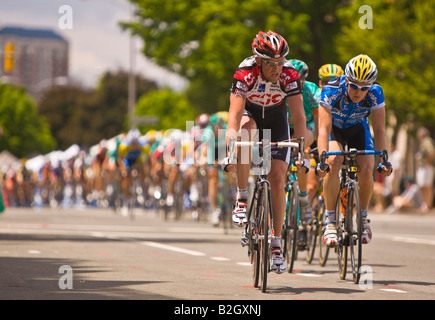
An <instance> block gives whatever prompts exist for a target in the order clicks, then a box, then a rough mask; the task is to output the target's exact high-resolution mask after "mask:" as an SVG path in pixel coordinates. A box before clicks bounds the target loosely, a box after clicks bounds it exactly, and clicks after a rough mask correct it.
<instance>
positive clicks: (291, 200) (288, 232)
mask: <svg viewBox="0 0 435 320" xmlns="http://www.w3.org/2000/svg"><path fill="white" fill-rule="evenodd" d="M295 140H296V141H298V142H299V143H300V147H301V148H302V149H299V150H303V144H304V141H303V139H295ZM295 160H298V161H303V157H302V154H301V153H299V154H298V156H297V158H296V159H295V158H294V157H293V156H292V159H291V161H290V164H289V169H288V171H287V182H286V186H285V189H286V195H287V206H286V214H285V220H284V226H283V229H282V234H281V242H282V248H283V254H284V258H285V261H286V264H287V272H289V273H291V272H293V266H294V262H295V260H296V259H297V255H298V251H299V249H303V250H305V249H306V250H308V251H309V247H307V246H306V245H308V242H307V244H306V245H304V247H303V248H302V246H301V247H300V248H299V243H298V237H299V235H300V233H299V229H300V228H301V227H302V223H301V218H300V206H299V183H298V180H297V172H298V167H297V166H296V165H295ZM305 170H306V172H308V170H309V169H308V168H307V167H305ZM305 227H306V226H305Z"/></svg>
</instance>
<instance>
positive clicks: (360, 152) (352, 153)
mask: <svg viewBox="0 0 435 320" xmlns="http://www.w3.org/2000/svg"><path fill="white" fill-rule="evenodd" d="M357 155H375V156H382V163H381V164H380V166H379V167H378V168H377V170H378V172H381V168H380V167H381V165H385V166H391V163H389V162H388V152H387V150H384V151H377V150H357V149H355V148H351V149H349V150H348V151H344V150H340V151H323V152H322V154H321V156H320V163H319V167H320V169H322V171H323V170H324V168H325V165H326V163H325V162H326V158H327V157H329V156H357ZM326 166H327V165H326ZM328 169H329V166H328V168H327V171H329V170H328ZM316 173H317V168H316Z"/></svg>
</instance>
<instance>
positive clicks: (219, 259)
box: [210, 257, 230, 261]
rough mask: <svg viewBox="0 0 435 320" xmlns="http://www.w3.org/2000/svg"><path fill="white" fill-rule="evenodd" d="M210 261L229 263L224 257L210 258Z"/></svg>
mask: <svg viewBox="0 0 435 320" xmlns="http://www.w3.org/2000/svg"><path fill="white" fill-rule="evenodd" d="M210 259H211V260H215V261H230V259H228V258H225V257H211V258H210Z"/></svg>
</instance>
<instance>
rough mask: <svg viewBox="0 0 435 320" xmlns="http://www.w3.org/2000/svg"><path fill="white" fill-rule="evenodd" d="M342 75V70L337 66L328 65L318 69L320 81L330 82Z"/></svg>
mask: <svg viewBox="0 0 435 320" xmlns="http://www.w3.org/2000/svg"><path fill="white" fill-rule="evenodd" d="M343 74H344V71H343V69H342V68H341V67H340V66H339V65H338V64H333V63H328V64H324V65H323V66H321V67H320V69H319V79H320V80H332V79H334V78H336V77H339V76H342V75H343Z"/></svg>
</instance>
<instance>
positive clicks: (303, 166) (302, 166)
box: [294, 158, 311, 173]
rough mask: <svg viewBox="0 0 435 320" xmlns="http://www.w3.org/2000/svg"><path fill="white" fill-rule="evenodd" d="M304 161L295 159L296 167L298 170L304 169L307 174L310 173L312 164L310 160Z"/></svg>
mask: <svg viewBox="0 0 435 320" xmlns="http://www.w3.org/2000/svg"><path fill="white" fill-rule="evenodd" d="M302 160H303V161H301V160H299V159H297V158H295V162H294V163H295V166H296V167H298V170H300V169H304V171H305V173H308V171H310V168H311V163H310V161H309V160H308V159H302Z"/></svg>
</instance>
